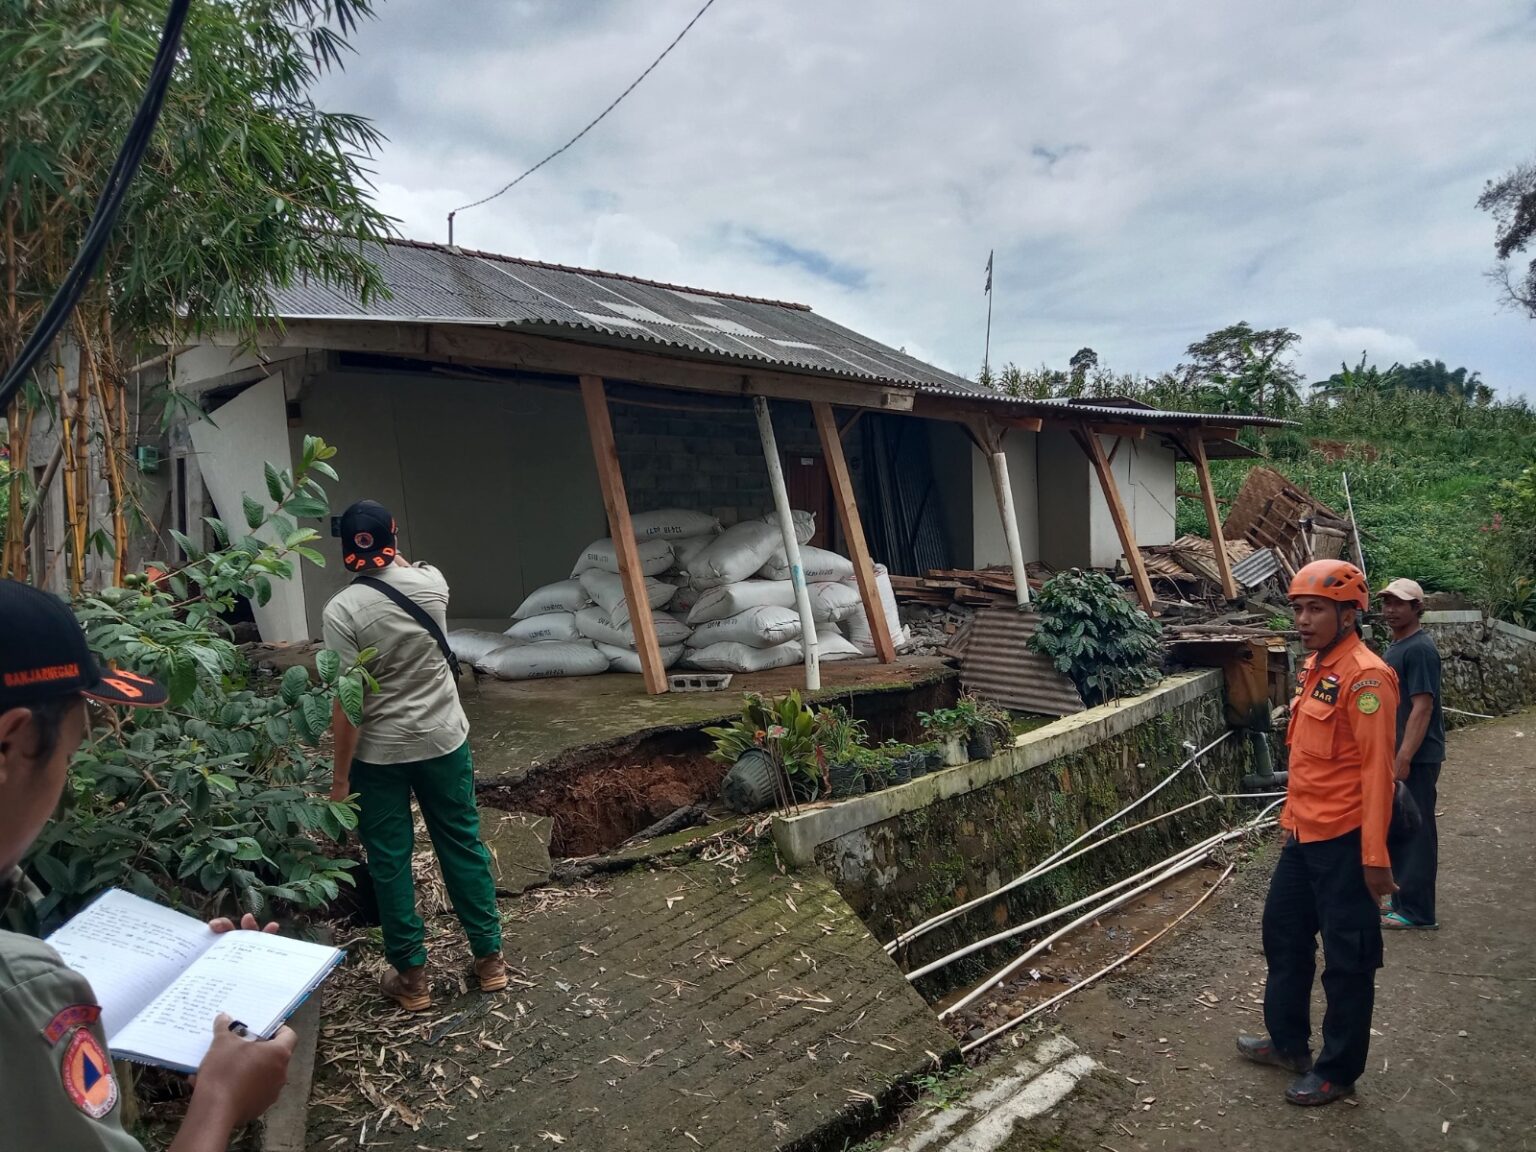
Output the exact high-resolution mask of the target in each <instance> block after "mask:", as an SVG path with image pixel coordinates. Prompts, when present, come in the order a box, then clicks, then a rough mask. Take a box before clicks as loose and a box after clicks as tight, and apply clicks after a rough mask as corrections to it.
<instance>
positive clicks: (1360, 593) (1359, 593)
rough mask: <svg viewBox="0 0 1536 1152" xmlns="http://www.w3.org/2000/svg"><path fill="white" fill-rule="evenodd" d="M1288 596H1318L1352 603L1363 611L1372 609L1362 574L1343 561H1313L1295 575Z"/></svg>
mask: <svg viewBox="0 0 1536 1152" xmlns="http://www.w3.org/2000/svg"><path fill="white" fill-rule="evenodd" d="M1287 595H1288V596H1292V597H1295V596H1321V597H1322V598H1323V599H1325V600H1337V601H1338V602H1339V603H1341V604H1353V605H1355V607H1357V608H1359V609H1360V611H1362V612H1364V611H1365V610H1366V609H1367V608H1369V607H1370V606H1371V591H1370V589H1369V588H1368V587H1367V586H1366V583H1365V573H1364V572H1362V571H1360V569H1358V568H1356V567H1355V566H1354V565H1353V564H1351V563H1349V562H1348V561H1346V560H1314V561H1312V563H1310V564H1307V565H1305V566H1304V567H1302V568H1301V570H1300V571H1298V572H1297V573H1296V576H1295V578H1294V579H1293V580H1292V581H1291V589H1290V591H1289V592H1288V593H1287Z"/></svg>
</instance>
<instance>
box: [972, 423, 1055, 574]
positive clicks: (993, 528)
mask: <svg viewBox="0 0 1536 1152" xmlns="http://www.w3.org/2000/svg"><path fill="white" fill-rule="evenodd" d="M1038 439H1039V435H1038V434H1037V433H1033V432H1018V431H1010V432H1009V433H1007V435H1006V436H1004V437H1003V455H1004V456H1006V457H1007V459H1008V485H1009V487H1010V488H1012V489H1013V511H1014V519H1015V520H1016V521H1017V522H1018V528H1019V544H1020V547H1021V548H1022V549H1023V552H1024V559H1025V561H1026V562H1028V561H1030V560H1038V559H1040V510H1039V505H1040V500H1039V493H1040V487H1039V480H1038V479H1037V476H1038V467H1039V466H1038V463H1037V459H1036V457H1037V452H1036V441H1037V440H1038ZM971 507H972V519H971V525H972V528H971V531H972V538H973V540H974V542H975V543H974V546H973V553H972V563H971V566H972V567H976V568H985V567H987V566H989V565H993V564H1000V565H1003V566H1005V567H1006V566H1007V565H1008V564H1009V563H1010V558H1009V555H1008V542H1007V539H1006V538H1005V537H1004V535H1003V519H1002V516H1001V514H1000V513H999V512H998V508H997V492H996V489H995V488H993V486H992V462H991V461H990V460H988V459H987V457H986V454H985V453H983V452H982V451H981V449H979V448H977V447H976V446H975V445H974V444H973V445H971Z"/></svg>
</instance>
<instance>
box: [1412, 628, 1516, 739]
mask: <svg viewBox="0 0 1536 1152" xmlns="http://www.w3.org/2000/svg"><path fill="white" fill-rule="evenodd" d="M1423 623H1424V630H1425V631H1426V632H1428V633H1429V634H1430V636H1431V637H1433V638H1434V641H1435V647H1436V648H1438V649H1439V650H1440V665H1441V674H1442V677H1443V683H1444V703H1445V705H1446V706H1447V707H1451V708H1459V709H1461V710H1463V711H1465V712H1477V713H1481V714H1482V715H1485V716H1502V715H1505V714H1507V713H1510V712H1517V711H1519V710H1520V709H1521V708H1525V707H1529V706H1530V705H1532V704H1536V632H1530V631H1527V630H1526V629H1524V628H1517V627H1516V626H1515V625H1513V624H1509V623H1506V622H1505V621H1503V620H1495V619H1491V618H1486V617H1484V616H1483V614H1482V613H1481V612H1426V613H1425V614H1424V620H1423ZM1446 719H1447V720H1449V721H1453V722H1455V721H1461V720H1465V719H1466V718H1465V717H1458V716H1456V715H1455V714H1452V715H1450V716H1448V717H1446Z"/></svg>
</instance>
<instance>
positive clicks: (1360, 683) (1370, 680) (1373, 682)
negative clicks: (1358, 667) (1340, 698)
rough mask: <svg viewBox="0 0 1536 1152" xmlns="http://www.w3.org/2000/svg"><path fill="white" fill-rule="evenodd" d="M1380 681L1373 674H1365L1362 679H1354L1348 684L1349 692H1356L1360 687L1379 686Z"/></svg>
mask: <svg viewBox="0 0 1536 1152" xmlns="http://www.w3.org/2000/svg"><path fill="white" fill-rule="evenodd" d="M1380 687H1381V681H1380V680H1378V679H1376V677H1374V676H1367V677H1366V678H1365V679H1364V680H1356V681H1355V682H1354V683H1353V684H1351V685H1350V686H1349V690H1350V691H1351V692H1358V691H1360V689H1362V688H1380Z"/></svg>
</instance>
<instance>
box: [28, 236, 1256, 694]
mask: <svg viewBox="0 0 1536 1152" xmlns="http://www.w3.org/2000/svg"><path fill="white" fill-rule="evenodd" d="M376 260H377V262H378V264H379V267H380V268H381V270H382V271H383V273H384V278H385V280H386V282H387V283H388V285H389V287H390V295H389V297H388V298H387V299H378V300H374V301H371V302H369V303H368V304H367V305H364V304H362V303H360V302H359V301H356V300H352V299H348V298H346V297H345V296H343V295H341V294H339V293H337V292H335V291H332V290H331V289H329V288H326V287H324V286H321V285H315V284H301V285H294V286H292V287H290V288H288V289H284V290H282V291H281V292H279V293H278V295H277V301H276V312H277V314H278V315H279V317H280V318H281V320H282V325H281V327H280V328H279V327H274V329H273V330H272V331H271V332H270V333H269V334H268V335H267V336H266V337H265V338H263V339H262V340H261V341H259V343H258V346H257V347H256V348H254V349H252V348H242V347H240V346H239V342H238V341H237V340H235V339H234V338H233V337H230V338H224V337H222V336H219V335H214V336H212V337H210V338H208V339H206V340H204V341H203V342H202V343H199V344H197V345H195V346H192V347H189V348H185V349H179V350H177V352H176V354H175V355H174V356H171V357H168V358H167V359H166V360H165V361H164V363H163V365H159V366H156V368H155V369H154V370H157V371H164V372H166V373H168V374H169V377H170V381H171V383H172V385H173V386H174V387H175V388H176V389H177V390H178V391H179V392H180V393H181V394H182V395H183V396H185V397H187V398H189V399H190V400H192V401H194V402H195V403H196V405H197V406H198V407H199V408H200V409H201V411H202V412H203V413H205V414H206V415H207V416H208V417H209V419H207V420H185V419H181V420H178V421H176V422H175V423H174V424H173V426H172V427H171V429H170V431H169V435H168V437H167V438H166V439H165V440H164V441H163V442H162V444H161V445H160V447H161V455H162V457H163V459H162V461H161V463H160V466H159V467H158V469H157V470H155V471H153V472H152V473H150V474H147V475H145V476H144V477H143V478H142V482H143V486H144V492H143V494H142V497H141V505H142V507H143V508H144V509H145V510H146V512H147V513H148V515H149V516H150V518H151V519H155V518H156V516H157V514H158V519H157V520H156V522H155V524H154V527H155V528H156V529H157V530H158V532H159V535H158V538H156V539H154V540H151V541H149V542H147V543H146V546H145V547H146V557H145V558H148V559H161V560H171V561H174V560H175V559H177V554H176V548H175V544H174V542H173V541H172V540H171V538H170V537H169V535H168V534H167V530H168V529H171V528H175V529H178V530H180V531H183V532H190V533H193V534H196V533H197V532H198V531H200V530H202V529H201V522H202V521H203V520H204V518H206V517H207V516H211V515H220V516H222V517H224V518H226V519H229V520H232V521H234V522H239V520H240V518H241V516H240V495H241V493H242V492H253V493H259V492H261V491H262V490H263V488H264V485H263V482H262V465H263V463H264V462H267V461H271V462H273V463H275V464H277V465H279V466H287V465H289V464H291V462H292V461H293V460H294V459H296V458H297V456H298V455H299V451H300V445H301V444H302V441H303V437H304V436H306V435H310V434H313V435H318V436H321V437H323V438H324V439H325V440H326V441H327V442H329V443H331V444H333V445H335V446H336V447H337V448H338V449H339V455H338V457H337V459H336V465H337V467H338V470H339V472H340V475H341V479H340V482H339V483H336V484H333V485H331V486H330V494H331V499H332V502H333V507H334V508H335V509H336V510H339V509H340V508H342V507H344V506H345V505H346V504H348V503H349V502H351V501H352V500H354V499H358V498H362V497H370V498H374V499H378V500H380V501H382V502H384V503H385V504H387V505H389V506H390V507H392V508H393V509H395V511H396V512H397V514H398V516H399V518H400V520H401V530H402V540H401V546H402V549H403V551H404V552H405V553H406V555H408V556H412V557H419V558H424V559H430V560H431V561H432V562H434V563H436V564H438V565H439V566H440V567H442V568H443V569H444V571H445V572H446V573H447V575H448V577H449V580H450V583H451V584H452V586H453V589H454V606H453V610H454V616H455V619H454V623H455V624H459V625H466V626H476V625H479V626H485V627H490V626H493V625H497V626H499V625H504V623H505V622H506V620H507V617H508V615H509V614H510V612H511V611H512V610H513V609H514V608H515V607H516V606H517V605H518V603H519V602H520V601H521V600H522V599H523V597H524V596H526V595H527V594H528V593H529V592H530V591H532V590H533V589H535V588H537V587H539V586H541V585H544V584H547V583H549V582H551V581H555V580H560V579H563V578H565V577H566V576H568V575H569V573H570V569H571V561H572V557H573V556H575V555H577V554H578V553H579V551H580V550H581V549H582V548H583V547H584V546H586V545H587V544H589V543H590V542H591V541H592V540H593V539H594V538H595V537H601V536H604V535H607V534H612V535H613V536H615V537H618V536H619V535H620V532H619V531H618V528H617V526H616V519H615V518H616V516H618V517H621V518H622V517H623V516H626V515H627V514H628V510H630V509H633V510H635V511H643V510H646V509H650V508H659V507H680V508H689V509H695V510H698V511H702V512H705V513H708V514H709V515H711V516H714V517H717V518H718V519H719V520H720V521H721V522H722V523H723V524H725V525H730V524H732V523H735V522H737V521H740V520H743V519H748V518H751V517H757V516H761V515H763V514H764V513H768V512H771V511H772V509H773V501H772V497H771V495H770V491H769V480H768V469H767V468H766V467H765V461H764V457H763V448H762V441H761V440H760V438H759V434H758V426H757V421H756V418H755V414H754V401H755V400H756V398H759V397H762V398H766V400H767V403H768V405H769V410H770V414H771V419H772V424H773V428H774V431H775V433H776V439H777V448H778V452H779V456H780V463H781V465H782V468H783V472H784V478H785V482H786V485H787V487H788V491H789V496H790V500H791V503H792V504H793V505H794V506H795V507H797V508H802V509H805V510H807V511H810V512H813V513H815V514H816V536H815V537H814V538H813V539H812V541H811V543H812V544H816V545H823V546H825V547H827V548H829V549H832V550H834V551H840V552H843V553H844V554H845V555H847V556H849V557H850V558H851V559H853V560H854V561H855V564H856V567H859V568H860V576H861V584H862V583H865V581H864V580H862V577H863V576H864V575H866V573H865V572H864V571H863V569H865V568H867V567H868V562H869V561H870V560H873V561H875V562H878V563H883V564H885V565H886V566H887V567H888V568H889V570H890V571H891V572H893V573H898V574H911V575H916V574H920V573H921V572H923V571H925V570H927V569H929V568H948V567H982V566H987V565H1005V566H1007V565H1012V566H1014V567H1015V568H1022V565H1023V564H1025V563H1027V562H1029V561H1033V560H1042V561H1044V562H1046V563H1048V564H1050V565H1051V566H1053V567H1056V568H1063V567H1071V566H1096V567H1109V566H1112V565H1114V564H1116V563H1117V562H1123V563H1125V564H1127V566H1128V567H1129V569H1130V571H1131V573H1132V575H1133V577H1134V578H1135V585H1136V588H1137V591H1138V593H1139V594H1140V595H1141V596H1142V597H1143V599H1144V600H1147V601H1150V590H1149V587H1148V583H1147V577H1146V573H1145V571H1144V570H1143V568H1142V564H1141V558H1140V555H1139V553H1138V545H1147V544H1166V543H1169V542H1171V541H1172V540H1173V539H1174V536H1175V530H1174V505H1175V499H1176V497H1175V486H1174V465H1175V462H1176V461H1177V460H1180V459H1190V460H1194V461H1196V462H1197V464H1198V463H1203V461H1205V460H1206V459H1208V458H1210V457H1214V456H1218V455H1224V454H1229V453H1234V452H1235V453H1241V452H1243V451H1244V450H1243V449H1241V448H1240V447H1238V446H1237V445H1236V443H1235V437H1236V434H1237V431H1238V425H1239V424H1241V423H1254V422H1266V421H1263V420H1262V418H1246V419H1244V418H1238V417H1224V416H1223V417H1216V416H1210V415H1201V414H1192V413H1170V412H1163V411H1157V410H1153V409H1149V408H1145V407H1137V406H1131V405H1104V404H1095V403H1086V402H1080V401H1072V402H1069V401H1057V400H1030V399H1022V398H1013V397H1007V396H1003V395H999V394H997V393H993V392H990V391H984V390H981V389H980V388H979V387H978V386H977V385H975V384H974V383H972V382H970V381H967V380H965V379H963V378H961V377H958V376H955V375H952V374H950V373H947V372H945V371H943V370H941V369H938V368H936V367H934V366H932V365H929V364H925V363H923V362H921V361H919V360H916V359H914V358H913V357H911V356H908V355H905V354H904V353H902V352H899V351H897V350H895V349H893V348H890V347H887V346H885V345H883V344H880V343H878V342H877V341H874V340H872V339H870V338H868V337H866V336H863V335H861V334H860V333H857V332H854V331H851V330H850V329H847V328H844V327H842V326H840V325H838V324H836V323H834V322H832V321H831V320H828V319H826V318H824V317H822V316H820V315H819V314H817V313H816V312H814V311H812V310H811V309H810V308H808V307H806V306H804V305H800V304H790V303H784V302H780V301H772V300H762V299H755V298H750V297H745V296H738V295H732V294H726V293H718V292H711V291H708V290H705V289H700V288H693V287H683V286H679V285H671V284H662V283H657V282H653V281H647V280H643V279H637V278H635V277H630V276H620V275H615V274H610V273H605V272H595V271H589V270H583V269H577V268H567V267H557V266H552V265H548V264H541V263H536V262H532V261H526V260H518V259H513V258H509V257H504V256H497V255H492V254H486V253H478V252H472V251H467V250H463V249H457V248H450V247H444V246H441V245H433V244H423V243H415V242H408V241H397V242H391V243H387V244H384V245H381V246H380V247H379V248H378V250H377V253H376ZM610 441H611V445H610ZM594 449H595V450H596V455H595V456H594ZM47 450H48V449H47V440H46V438H38V441H37V443H36V444H35V445H34V448H33V452H34V456H35V457H36V459H34V460H32V461H29V464H31V465H34V466H41V465H42V464H43V463H45V462H46V454H47ZM615 463H616V467H614V466H613V465H614V464H615ZM1201 471H1202V473H1204V469H1203V468H1202V469H1201ZM1208 509H1209V510H1211V511H1213V510H1214V502H1208ZM60 519H61V512H60V511H59V510H58V509H48V510H45V511H44V514H43V515H42V516H40V517H39V518H38V520H39V524H40V525H41V527H40V529H39V530H38V531H37V533H36V538H35V540H33V541H31V542H29V543H30V544H31V545H33V546H34V547H35V549H36V551H37V555H36V556H35V557H34V558H33V565H32V566H33V569H34V570H35V571H43V572H54V573H56V572H57V571H58V568H59V566H58V565H57V564H54V563H51V562H50V561H51V559H52V558H51V556H50V555H49V553H50V551H52V550H56V549H57V548H58V547H59V544H60V542H61V541H62V539H63V533H62V531H60V530H58V525H59V521H60ZM50 529H52V530H50ZM329 530H330V526H329V525H322V526H321V531H322V535H324V534H327V533H328V532H329ZM1122 558H1125V559H1124V560H1123V561H1122ZM344 579H345V576H344V574H343V573H342V571H341V569H340V567H339V566H336V565H333V566H329V567H327V568H325V569H315V568H305V569H304V570H303V571H302V572H301V573H300V574H299V575H298V576H297V577H296V578H295V579H294V580H293V581H291V582H290V583H289V584H288V585H286V586H284V587H281V588H279V589H278V591H277V594H276V595H275V596H274V598H273V600H272V602H271V603H270V604H268V605H266V606H263V607H260V608H257V609H256V610H255V615H256V622H257V624H258V626H259V628H260V631H261V633H262V637H263V639H266V640H269V641H292V640H301V639H307V638H311V637H313V636H315V635H316V634H317V633H318V631H319V622H320V613H321V609H322V607H323V605H324V604H325V602H326V600H327V599H328V598H329V597H330V596H331V595H332V594H333V593H334V592H335V591H336V590H337V588H338V587H340V585H341V582H342V581H343V580H344ZM1018 586H1019V588H1020V589H1021V592H1020V595H1021V596H1024V595H1027V591H1025V590H1026V589H1027V585H1026V583H1025V581H1024V580H1023V579H1022V578H1021V579H1020V580H1019V581H1018ZM863 592H864V596H865V602H866V607H868V606H870V605H871V604H872V603H874V601H873V600H872V599H871V597H872V596H873V587H872V585H871V587H868V588H865V589H863ZM654 687H655V685H654V684H653V689H654Z"/></svg>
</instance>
